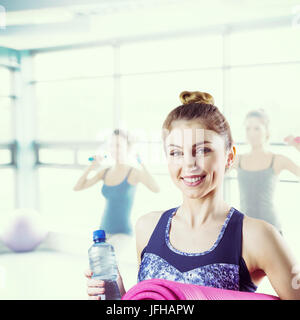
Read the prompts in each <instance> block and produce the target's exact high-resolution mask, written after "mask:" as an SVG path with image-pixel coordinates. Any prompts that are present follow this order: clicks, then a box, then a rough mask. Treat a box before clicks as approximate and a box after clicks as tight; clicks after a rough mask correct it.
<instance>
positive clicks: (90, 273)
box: [84, 269, 93, 279]
mask: <svg viewBox="0 0 300 320" xmlns="http://www.w3.org/2000/svg"><path fill="white" fill-rule="evenodd" d="M84 275H85V276H86V277H87V278H89V279H90V278H91V277H92V275H93V272H92V271H91V270H90V269H87V270H85V271H84Z"/></svg>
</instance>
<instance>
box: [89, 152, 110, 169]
mask: <svg viewBox="0 0 300 320" xmlns="http://www.w3.org/2000/svg"><path fill="white" fill-rule="evenodd" d="M92 158H93V160H92V162H91V165H90V169H92V170H93V169H98V168H99V167H100V164H101V162H102V161H103V159H104V158H106V156H102V155H100V154H97V155H94V156H92V157H91V159H92Z"/></svg>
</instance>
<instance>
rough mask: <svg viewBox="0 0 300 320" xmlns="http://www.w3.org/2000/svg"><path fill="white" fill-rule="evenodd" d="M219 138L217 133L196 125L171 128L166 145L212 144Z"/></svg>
mask: <svg viewBox="0 0 300 320" xmlns="http://www.w3.org/2000/svg"><path fill="white" fill-rule="evenodd" d="M218 138H221V137H220V136H219V134H218V133H216V132H215V131H213V130H209V129H206V128H204V127H203V126H201V125H200V124H198V125H181V126H176V127H173V128H172V130H171V131H169V132H168V135H167V138H166V145H169V144H176V143H177V144H183V143H185V144H186V143H192V144H193V143H198V142H204V141H206V142H213V141H215V140H217V139H218Z"/></svg>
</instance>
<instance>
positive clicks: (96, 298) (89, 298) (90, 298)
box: [88, 296, 101, 300]
mask: <svg viewBox="0 0 300 320" xmlns="http://www.w3.org/2000/svg"><path fill="white" fill-rule="evenodd" d="M88 300H101V297H99V296H89V297H88Z"/></svg>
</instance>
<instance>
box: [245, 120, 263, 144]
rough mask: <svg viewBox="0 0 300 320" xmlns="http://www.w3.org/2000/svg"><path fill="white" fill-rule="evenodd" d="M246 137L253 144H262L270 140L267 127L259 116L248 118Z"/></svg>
mask: <svg viewBox="0 0 300 320" xmlns="http://www.w3.org/2000/svg"><path fill="white" fill-rule="evenodd" d="M245 125H246V137H247V141H248V143H250V145H252V146H261V145H263V144H264V143H265V142H266V141H267V140H268V132H267V128H266V126H265V125H264V123H263V122H262V120H260V119H259V118H258V117H249V118H247V119H246V122H245Z"/></svg>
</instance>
